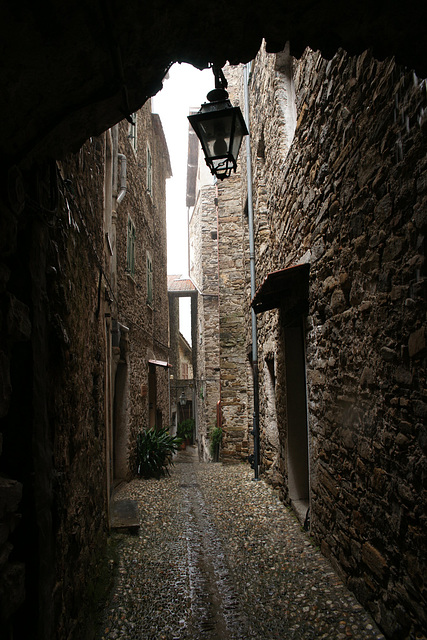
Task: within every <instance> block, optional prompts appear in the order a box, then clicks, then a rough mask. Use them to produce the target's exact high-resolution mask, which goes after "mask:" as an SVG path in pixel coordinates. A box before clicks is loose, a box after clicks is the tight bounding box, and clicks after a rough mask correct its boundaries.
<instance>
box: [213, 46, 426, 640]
mask: <svg viewBox="0 0 427 640" xmlns="http://www.w3.org/2000/svg"><path fill="white" fill-rule="evenodd" d="M249 96H250V97H249V101H250V130H251V151H252V172H253V201H254V216H255V241H256V271H257V286H258V291H257V294H256V297H255V299H254V301H253V306H254V309H255V311H256V312H257V319H258V348H259V371H260V425H261V471H262V473H263V474H264V475H265V477H267V478H268V479H269V480H270V481H271V482H273V483H274V485H275V486H277V487H278V488H279V490H280V494H281V496H282V499H283V500H284V501H285V502H286V503H288V504H292V505H293V506H294V508H295V510H296V511H297V513H299V516H300V517H301V519H302V522H303V521H304V520H305V518H306V516H307V510H308V507H309V508H310V510H309V520H310V523H311V534H312V536H313V538H314V540H315V541H316V543H317V544H319V545H320V547H321V549H322V551H323V553H324V554H325V555H326V556H327V557H328V558H329V559H330V561H331V563H332V564H333V566H334V567H335V569H336V570H337V571H338V572H339V574H340V575H341V576H342V577H343V578H344V580H345V581H346V583H347V585H348V586H349V587H350V588H351V589H352V590H353V591H354V592H355V594H356V595H357V597H358V598H359V600H360V601H361V603H362V604H363V605H364V606H366V607H367V608H368V609H369V610H370V612H371V613H372V614H373V616H374V618H375V620H376V621H377V622H378V624H379V625H380V627H381V628H382V630H383V631H384V633H385V634H386V636H387V637H389V638H395V639H396V640H397V639H398V638H399V639H400V638H409V637H411V638H412V637H416V634H417V633H418V634H420V635H419V636H418V637H423V633H424V634H425V633H426V629H427V618H426V611H427V606H426V604H427V603H426V590H425V575H426V559H427V537H426V533H425V531H426V504H427V486H426V478H427V475H426V469H427V458H426V455H427V449H426V410H427V404H426V396H425V384H426V355H427V350H426V299H425V295H426V280H425V232H426V208H427V206H426V205H427V190H426V189H427V187H426V185H427V181H426V170H427V156H426V148H427V147H426V142H427V120H426V118H425V115H424V114H425V109H426V104H427V98H426V83H425V81H420V80H419V79H418V78H417V77H416V75H415V74H414V73H413V72H412V71H409V70H405V69H403V68H399V67H397V66H396V65H395V63H394V61H393V60H391V59H387V60H384V61H383V62H379V61H377V60H375V59H374V58H372V56H371V55H370V54H369V53H368V52H365V53H363V54H362V55H360V56H358V57H351V56H349V55H347V54H346V53H345V52H343V51H340V52H338V53H337V54H336V55H335V56H334V57H333V58H332V59H331V60H329V61H328V60H325V59H323V58H322V56H321V55H320V54H319V53H315V52H313V51H310V50H307V51H306V52H305V53H304V55H303V56H302V57H301V59H300V60H295V59H292V58H291V57H290V56H289V55H288V53H287V52H286V50H285V51H284V52H282V53H280V54H275V55H274V54H267V53H266V52H265V49H264V48H262V49H261V51H260V52H259V54H258V56H257V58H256V60H255V61H254V62H253V63H252V66H251V73H250V81H249ZM240 162H241V163H242V164H243V165H244V164H245V159H244V157H242V155H241V157H240ZM243 171H244V169H243ZM226 188H230V189H231V190H233V188H234V185H230V186H229V187H226ZM242 188H243V193H244V192H245V186H243V187H242ZM236 277H238V276H236ZM248 303H249V301H248ZM220 305H222V298H221V297H220ZM247 307H248V306H247ZM306 526H308V519H307V521H306Z"/></svg>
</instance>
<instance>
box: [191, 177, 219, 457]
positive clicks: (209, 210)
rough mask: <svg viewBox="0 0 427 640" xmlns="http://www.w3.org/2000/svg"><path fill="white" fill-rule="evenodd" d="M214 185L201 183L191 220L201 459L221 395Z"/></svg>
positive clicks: (197, 422)
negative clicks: (197, 291)
mask: <svg viewBox="0 0 427 640" xmlns="http://www.w3.org/2000/svg"><path fill="white" fill-rule="evenodd" d="M215 198H216V189H215V187H214V186H209V185H202V186H200V190H199V191H198V195H197V200H196V205H195V207H194V210H193V213H192V216H191V220H190V243H191V244H190V247H191V249H190V260H191V263H190V276H191V277H192V279H193V281H194V283H195V285H196V286H197V288H198V290H199V295H198V299H197V332H196V334H197V335H196V340H197V343H198V344H197V367H196V370H197V380H196V386H195V392H196V398H197V402H196V426H197V438H198V448H199V454H200V457H201V459H203V460H209V459H210V452H209V434H210V432H211V430H212V428H213V427H214V426H215V424H216V417H217V403H218V401H219V399H220V368H219V365H220V360H219V339H218V334H219V315H218V314H219V306H218V248H217V247H218V242H217V215H216V205H215Z"/></svg>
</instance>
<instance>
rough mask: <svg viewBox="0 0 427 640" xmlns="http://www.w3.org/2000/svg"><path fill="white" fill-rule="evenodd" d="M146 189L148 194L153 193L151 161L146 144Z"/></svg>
mask: <svg viewBox="0 0 427 640" xmlns="http://www.w3.org/2000/svg"><path fill="white" fill-rule="evenodd" d="M147 191H148V193H149V194H150V195H151V194H152V193H153V161H152V158H151V151H150V147H149V146H147Z"/></svg>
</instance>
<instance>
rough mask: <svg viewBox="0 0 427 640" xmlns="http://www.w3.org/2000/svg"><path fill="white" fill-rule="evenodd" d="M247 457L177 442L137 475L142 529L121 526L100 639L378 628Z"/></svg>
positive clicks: (170, 639) (371, 635) (325, 633)
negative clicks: (154, 474)
mask: <svg viewBox="0 0 427 640" xmlns="http://www.w3.org/2000/svg"><path fill="white" fill-rule="evenodd" d="M252 478H253V471H252V470H251V469H250V468H249V466H248V465H243V464H242V465H236V466H228V465H227V466H225V465H224V466H223V465H222V464H201V463H199V462H198V461H197V458H196V450H195V448H194V447H191V448H190V449H187V451H186V452H180V453H179V454H178V457H177V459H176V463H175V465H174V466H173V467H172V468H171V476H170V477H166V478H162V479H160V480H154V479H153V480H142V479H141V480H140V479H137V480H134V481H133V482H131V483H130V484H128V485H123V486H122V487H121V488H120V489H119V491H118V492H117V495H116V496H115V499H123V498H132V499H136V500H137V501H138V509H139V516H140V529H139V532H138V534H136V535H131V534H123V533H115V534H113V536H114V537H115V541H116V542H117V549H118V558H119V559H118V575H117V579H116V582H115V586H114V589H113V592H112V594H111V598H110V600H109V602H108V603H107V606H106V610H105V613H104V620H103V624H102V627H101V634H100V640H116V639H118V638H120V639H123V638H126V639H129V640H151V639H152V640H163V639H164V640H181V639H189V640H199V639H200V638H202V639H207V640H243V639H245V640H247V639H250V638H253V639H257V640H269V639H273V638H280V639H281V640H287V639H293V640H303V639H304V640H310V639H318V638H327V639H330V640H340V639H344V638H345V639H348V638H353V639H360V640H369V639H380V638H383V635H382V634H381V633H380V632H379V631H378V628H377V627H376V626H375V623H374V622H373V621H372V619H371V618H370V616H369V615H368V614H367V613H366V612H365V610H364V609H363V608H362V607H361V606H360V605H359V604H358V602H357V601H356V600H355V598H354V597H353V596H352V595H351V594H350V593H349V591H348V590H347V589H346V588H345V587H344V585H343V583H342V582H341V580H340V579H339V578H338V577H337V576H336V574H335V573H334V572H333V571H332V569H331V567H330V565H329V564H328V563H327V561H326V560H325V559H324V558H323V556H322V555H321V553H320V552H319V551H318V549H316V547H315V546H314V545H313V544H312V542H311V541H310V538H309V536H308V534H307V533H305V532H304V531H303V530H302V529H301V527H300V525H299V523H298V522H297V520H296V519H295V517H294V516H293V514H292V512H291V511H289V510H288V509H286V507H284V505H283V504H282V503H281V502H280V501H279V499H278V497H277V495H276V494H275V492H274V491H273V490H272V488H271V487H270V486H269V485H267V484H266V483H264V482H263V481H259V482H254V481H253V479H252Z"/></svg>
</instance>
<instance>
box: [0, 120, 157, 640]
mask: <svg viewBox="0 0 427 640" xmlns="http://www.w3.org/2000/svg"><path fill="white" fill-rule="evenodd" d="M144 117H145V123H146V131H147V132H148V131H149V132H150V135H151V136H152V137H151V142H152V151H153V172H154V176H156V174H157V180H159V179H160V178H159V177H160V176H162V179H163V184H160V185H159V186H158V185H156V182H155V180H154V181H153V197H154V198H155V203H156V207H158V209H155V208H154V206H152V208H151V209H149V210H148V211H149V213H150V215H147V213H146V212H145V213H144V217H143V218H142V219H141V221H140V220H139V219H138V221H137V222H138V224H141V227H140V229H141V231H142V233H141V238H144V239H146V238H148V240H145V241H146V242H147V246H148V247H149V248H150V250H152V252H153V264H154V307H153V309H150V310H149V311H148V310H147V312H146V316H144V317H143V316H142V314H138V313H137V309H136V307H135V300H134V299H132V300H130V299H129V298H128V299H127V302H126V303H124V302H123V297H122V294H123V296H125V295H126V293H127V292H129V291H130V287H131V286H134V287H136V288H137V289H138V287H139V289H138V291H137V293H138V299H141V289H142V288H144V289H145V287H146V274H145V268H146V263H145V253H143V254H142V255H143V258H144V259H143V261H142V262H141V261H140V259H139V258H140V256H137V266H138V268H139V267H141V269H144V272H143V274H142V275H141V278H140V280H139V271H138V269H137V271H136V273H137V278H136V279H135V282H134V283H133V284H132V285H131V284H130V283H127V286H128V287H129V289H125V285H124V282H126V277H125V276H124V273H125V272H124V270H125V268H126V226H127V225H126V222H125V221H124V216H123V209H122V210H120V208H119V207H120V205H119V206H118V207H117V212H116V213H117V216H116V217H115V213H114V212H113V211H111V210H110V211H109V213H108V212H107V209H108V206H107V204H108V199H109V198H110V199H111V197H112V196H113V195H114V194H113V191H114V188H113V189H111V186H112V185H111V178H112V174H111V173H108V171H109V169H108V166H109V165H108V162H106V159H107V158H108V154H109V153H110V155H111V147H112V140H111V135H112V134H111V132H107V133H106V134H104V135H103V136H100V137H97V138H92V139H90V140H88V141H87V142H86V143H85V145H84V146H83V147H82V148H81V150H80V151H79V152H78V153H77V154H74V155H71V156H68V157H67V158H65V159H64V160H63V161H61V162H60V163H55V162H51V163H44V164H43V163H40V164H39V165H38V166H37V167H32V169H31V171H29V172H28V174H27V173H23V174H21V173H20V172H19V171H17V169H16V168H15V167H11V168H10V176H11V185H12V184H14V185H15V186H14V189H12V190H11V191H10V192H9V195H8V196H7V195H6V194H7V193H8V191H7V190H6V189H5V190H3V193H2V195H1V198H2V199H1V203H0V214H1V217H0V227H1V228H2V229H3V230H4V233H0V237H1V240H0V245H1V246H0V254H1V255H0V263H1V266H0V274H1V277H0V314H1V316H0V317H1V322H0V377H1V382H2V392H1V394H0V433H1V437H0V452H1V453H0V475H1V477H2V481H1V482H0V532H1V533H0V550H1V556H0V557H1V560H0V574H1V588H0V628H1V633H0V635H1V636H2V637H3V632H4V637H7V638H9V637H12V635H13V637H17V638H18V637H32V638H37V639H39V640H53V638H54V637H55V638H57V639H58V640H62V639H64V640H65V638H67V639H70V640H71V638H92V637H93V636H94V633H95V623H96V616H95V602H94V596H95V594H96V593H97V586H96V582H97V578H98V575H99V572H100V568H101V566H102V563H103V561H104V551H105V542H106V536H107V531H108V526H109V523H108V497H109V493H110V487H111V485H112V478H113V477H114V469H110V466H112V462H113V460H114V456H115V452H114V448H115V447H116V445H117V443H116V442H114V441H113V442H111V426H112V410H113V407H112V403H111V400H112V397H113V396H112V394H111V377H112V376H111V372H112V370H113V366H114V362H115V363H116V365H117V362H119V361H120V360H121V359H122V358H123V359H124V360H126V358H127V362H128V364H129V366H130V369H131V376H130V377H129V388H130V389H131V391H132V393H133V395H131V396H130V400H131V402H132V405H131V413H132V417H133V423H132V424H135V423H137V424H138V426H139V424H140V422H139V421H138V420H137V418H138V416H139V415H140V413H139V412H141V415H142V416H143V418H142V419H143V420H145V421H147V413H148V399H146V398H144V404H143V403H142V401H141V397H142V389H141V384H140V378H139V379H138V376H141V373H140V372H142V375H145V376H146V375H147V372H148V359H150V358H152V357H153V356H152V352H151V351H150V352H148V347H149V348H150V349H153V350H154V351H155V357H156V358H158V359H161V360H167V359H168V357H167V356H168V301H167V283H166V256H165V250H166V230H165V193H164V192H165V189H164V180H165V177H166V174H167V173H168V166H167V165H168V161H167V152H166V153H165V144H164V138H162V132H161V131H160V130H159V123H158V122H156V121H155V120H156V116H152V114H151V113H150V111H149V109H148V110H147V112H146V113H145V114H144V116H141V118H144ZM153 118H154V122H153ZM127 126H128V125H127V123H125V124H123V123H122V124H121V125H120V127H119V142H120V144H121V145H122V148H121V150H124V148H125V147H126V145H127V143H128V138H127V132H128V130H127ZM141 133H143V134H144V127H143V126H142V127H141ZM147 135H148V133H147ZM127 151H128V150H127ZM131 153H132V151H131ZM129 155H130V154H129V153H127V156H128V159H129ZM137 169H139V168H138V166H137V161H136V158H134V159H133V162H132V161H130V162H128V175H127V180H128V187H129V186H130V185H131V183H132V181H135V179H136V173H135V172H136V170H137ZM109 184H110V187H108V185H109ZM116 186H117V185H116ZM143 196H144V194H143V193H140V192H138V191H137V190H136V191H135V192H133V193H132V190H131V189H128V193H127V194H126V197H125V200H124V202H126V198H128V203H133V204H134V206H136V207H137V206H138V204H135V203H139V202H140V201H141V200H142V198H143ZM122 204H123V203H122ZM125 211H127V210H125ZM137 211H138V209H137ZM113 222H114V224H113ZM122 223H123V227H122ZM114 225H116V228H117V235H118V238H117V244H116V242H115V234H114V233H113V226H114ZM6 231H7V232H6ZM106 233H108V238H107V236H106ZM123 233H124V243H123ZM123 249H124V256H123ZM141 250H142V251H144V250H145V245H142V247H141ZM113 257H114V259H113ZM116 259H117V265H116V266H117V271H118V272H119V273H120V276H119V278H118V279H117V278H116V277H115V266H114V261H115V260H116ZM123 261H124V263H123ZM117 280H118V282H117ZM118 285H119V286H118ZM118 290H120V295H118V293H117V292H118ZM133 295H134V294H133ZM142 300H143V305H144V307H146V306H147V305H146V298H145V296H144V297H142ZM126 304H128V308H127V307H126ZM156 310H157V315H158V317H156V322H155V323H153V322H152V320H151V321H150V319H149V318H150V314H151V316H154V314H156ZM121 313H122V315H120V314H121ZM117 314H119V315H117ZM131 314H134V315H131ZM147 317H148V319H147ZM117 318H118V319H119V321H120V322H121V323H122V325H125V326H126V327H127V328H128V329H129V331H128V332H126V331H125V330H124V329H123V328H122V336H126V335H127V334H129V335H128V338H129V336H131V339H127V340H125V343H126V345H127V348H128V352H127V353H125V346H124V344H123V343H120V345H119V346H117V345H116V346H114V334H116V335H117V325H116V326H115V325H114V322H113V321H114V320H115V319H117ZM147 334H148V338H147ZM138 344H141V345H142V347H143V353H142V354H141V352H140V350H139V351H138V348H137V347H138ZM157 369H161V370H160V371H159V370H157V371H156V383H157V384H156V386H157V403H158V406H159V407H160V409H161V411H162V412H163V415H164V416H165V420H166V424H168V422H167V420H168V411H169V406H168V373H167V371H166V370H165V369H164V368H157ZM141 406H142V407H143V409H145V411H141ZM126 446H128V442H126ZM132 446H133V445H132V441H130V446H129V449H130V450H131V449H132ZM116 448H117V447H116ZM113 452H114V453H113ZM107 462H108V463H107ZM128 468H129V469H132V470H133V471H134V468H135V464H134V462H132V458H131V457H130V461H129V465H128Z"/></svg>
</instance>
